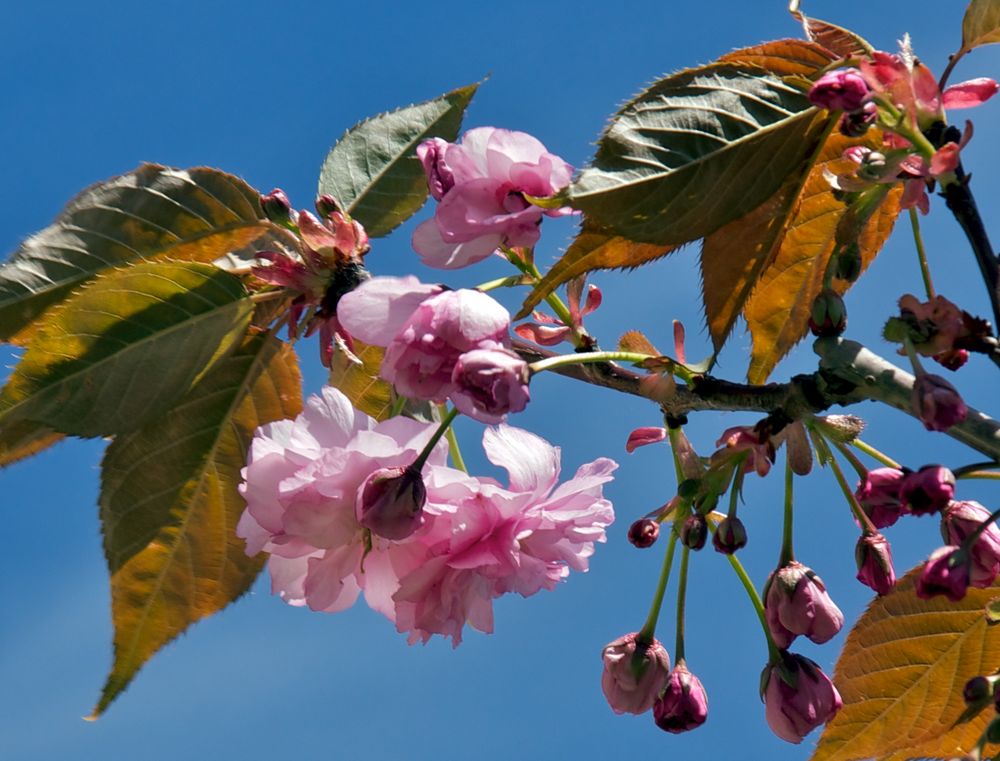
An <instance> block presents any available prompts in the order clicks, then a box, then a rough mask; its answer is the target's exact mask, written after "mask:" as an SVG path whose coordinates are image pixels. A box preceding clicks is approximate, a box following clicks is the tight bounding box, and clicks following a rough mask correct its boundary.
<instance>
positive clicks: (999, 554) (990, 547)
mask: <svg viewBox="0 0 1000 761" xmlns="http://www.w3.org/2000/svg"><path fill="white" fill-rule="evenodd" d="M987 521H990V511H989V510H987V509H986V508H985V507H983V506H982V505H980V504H979V503H978V502H973V501H971V500H967V501H962V502H952V503H950V504H949V505H948V506H947V507H946V508H945V509H944V511H943V512H942V513H941V536H942V537H943V538H944V540H945V541H946V542H947V543H948V544H952V545H961V544H964V543H965V540H966V539H968V538H969V537H970V536H972V535H973V534H974V533H975V532H976V531H979V528H980V526H983V524H986V525H985V526H984V527H983V529H982V531H979V534H978V535H977V536H976V538H975V540H974V541H973V542H972V546H970V547H969V550H968V551H969V563H968V564H967V565H968V569H969V570H968V574H969V582H968V583H969V586H973V587H977V588H979V589H985V588H986V587H988V586H990V585H991V584H992V583H993V580H994V579H996V577H997V574H998V573H1000V528H997V525H996V523H994V522H992V521H990V522H989V523H987Z"/></svg>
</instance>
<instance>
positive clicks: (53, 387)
mask: <svg viewBox="0 0 1000 761" xmlns="http://www.w3.org/2000/svg"><path fill="white" fill-rule="evenodd" d="M252 311H253V305H252V303H251V301H250V299H248V298H246V291H245V289H244V288H243V284H242V283H241V282H240V280H239V278H237V277H236V276H235V275H230V274H229V273H227V272H224V271H222V270H220V269H218V268H217V267H213V266H212V265H210V264H197V263H193V262H155V263H154V262H148V263H144V264H137V265H135V266H133V267H128V268H125V269H120V270H112V271H109V272H105V273H102V274H101V275H100V276H98V277H97V278H96V279H95V280H94V281H93V282H91V283H89V284H88V285H86V286H85V287H84V288H83V289H81V290H80V291H79V292H78V293H76V294H75V295H74V296H73V297H72V298H71V299H69V300H68V301H67V302H66V303H65V304H63V305H62V306H61V307H60V308H59V309H57V310H54V311H53V312H52V313H51V314H50V315H49V316H48V317H47V318H46V320H45V321H44V324H43V325H42V326H41V328H40V329H39V331H38V333H37V335H36V336H35V337H34V339H33V340H32V342H31V345H30V346H29V347H28V349H27V351H26V352H25V354H24V357H23V358H22V360H21V362H20V363H19V364H18V366H17V367H16V368H15V369H14V372H13V373H12V374H11V376H10V379H9V380H8V381H7V385H6V386H5V387H4V388H3V390H2V391H0V439H6V436H7V432H8V431H9V430H10V426H11V425H12V424H15V423H20V422H21V421H24V420H32V421H35V422H37V423H39V424H43V425H46V426H49V427H50V428H52V429H54V430H56V431H59V432H61V433H69V434H75V435H78V436H108V435H112V434H116V433H122V432H124V431H128V430H131V429H134V428H136V427H138V426H140V425H142V424H143V423H145V422H146V421H147V420H149V419H150V418H152V417H156V416H158V415H160V414H162V413H163V412H164V411H165V410H166V409H168V408H169V407H170V406H172V405H173V403H174V402H175V401H176V400H177V399H178V398H180V397H181V395H183V394H184V393H186V392H187V390H188V389H189V388H190V387H191V384H192V383H194V382H195V381H196V380H197V379H198V377H199V376H200V375H201V374H202V373H204V372H205V370H206V369H207V368H208V367H210V366H211V365H212V364H213V363H214V362H215V361H217V360H218V359H219V358H221V357H222V356H224V355H225V354H226V353H228V352H229V351H230V350H231V349H232V348H234V347H235V346H236V345H238V343H239V341H240V339H241V338H242V336H243V334H244V333H245V332H246V328H247V325H248V324H249V321H250V315H251V313H252Z"/></svg>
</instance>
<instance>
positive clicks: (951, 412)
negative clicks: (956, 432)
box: [912, 373, 969, 431]
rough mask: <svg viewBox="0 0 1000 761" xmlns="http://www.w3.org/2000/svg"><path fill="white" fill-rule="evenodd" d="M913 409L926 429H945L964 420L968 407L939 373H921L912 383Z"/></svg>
mask: <svg viewBox="0 0 1000 761" xmlns="http://www.w3.org/2000/svg"><path fill="white" fill-rule="evenodd" d="M912 402H913V411H914V412H915V413H916V415H917V417H919V418H920V421H921V422H922V423H923V424H924V428H926V429H927V430H928V431H947V430H948V429H949V428H951V427H952V426H953V425H956V424H957V423H961V422H962V421H963V420H965V416H966V415H967V414H968V412H969V408H968V407H966V406H965V402H963V401H962V397H961V396H959V394H958V391H956V390H955V387H954V386H952V385H951V384H950V383H949V382H948V381H946V380H945V379H944V378H942V377H941V376H940V375H934V374H932V373H922V374H921V375H918V376H917V380H916V382H915V383H914V384H913V395H912Z"/></svg>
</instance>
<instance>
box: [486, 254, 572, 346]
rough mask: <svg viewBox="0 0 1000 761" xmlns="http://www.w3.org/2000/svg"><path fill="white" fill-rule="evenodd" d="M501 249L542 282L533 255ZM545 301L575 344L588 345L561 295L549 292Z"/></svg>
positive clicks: (526, 273) (510, 258)
mask: <svg viewBox="0 0 1000 761" xmlns="http://www.w3.org/2000/svg"><path fill="white" fill-rule="evenodd" d="M501 250H502V251H503V252H504V254H505V255H506V256H507V260H508V261H509V262H510V263H511V264H513V265H514V266H515V267H517V268H518V269H519V270H521V272H523V273H524V274H525V275H528V276H530V277H531V278H532V279H533V280H534V281H535V283H536V284H537V283H540V282H541V281H542V273H541V272H539V270H538V267H536V266H535V262H534V261H533V260H532V258H531V257H525V258H522V257H520V256H518V255H517V254H516V253H514V251H512V250H511V249H509V248H507V247H506V246H503V247H502V248H501ZM545 303H546V304H548V305H549V307H551V308H552V311H553V312H555V313H556V317H558V318H559V320H560V321H561V322H562V323H563V325H566V326H567V327H568V328H569V329H570V333H571V334H572V336H573V345H574V346H575V347H576V348H578V349H580V348H584V347H586V346H588V342H587V341H586V340H585V338H584V335H583V331H582V330H581V328H580V326H579V325H577V324H576V321H575V320H574V319H573V315H572V314H570V311H569V307H567V306H566V305H565V304H564V303H563V300H562V299H561V298H559V295H558V294H557V293H555V292H554V291H553V292H552V293H549V294H548V295H547V296H546V297H545Z"/></svg>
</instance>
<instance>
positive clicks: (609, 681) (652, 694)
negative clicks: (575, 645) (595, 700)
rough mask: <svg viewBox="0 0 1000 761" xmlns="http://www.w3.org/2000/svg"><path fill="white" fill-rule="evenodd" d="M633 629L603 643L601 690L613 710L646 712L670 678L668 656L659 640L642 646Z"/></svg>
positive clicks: (617, 711)
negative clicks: (611, 640)
mask: <svg viewBox="0 0 1000 761" xmlns="http://www.w3.org/2000/svg"><path fill="white" fill-rule="evenodd" d="M637 637H638V633H637V632H632V633H631V634H626V635H625V636H623V637H619V638H618V639H616V640H615V641H614V642H609V643H608V644H607V645H605V646H604V650H603V651H602V652H601V657H602V658H603V660H604V671H603V672H602V673H601V689H602V690H603V692H604V697H605V698H606V699H607V701H608V705H610V706H611V710H612V711H614V712H615V713H634V714H642V713H646V711H648V710H649V709H650V708H652V707H653V704H654V703H655V702H656V700H657V696H658V695H659V694H660V692H661V691H662V690H663V688H664V687H665V686H666V685H667V680H668V679H669V678H670V656H669V655H668V654H667V651H666V649H665V648H664V647H663V645H661V644H660V642H659V640H657V639H654V640H653V641H652V643H650V644H648V645H643V644H640V643H638V642H636V639H637Z"/></svg>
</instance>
